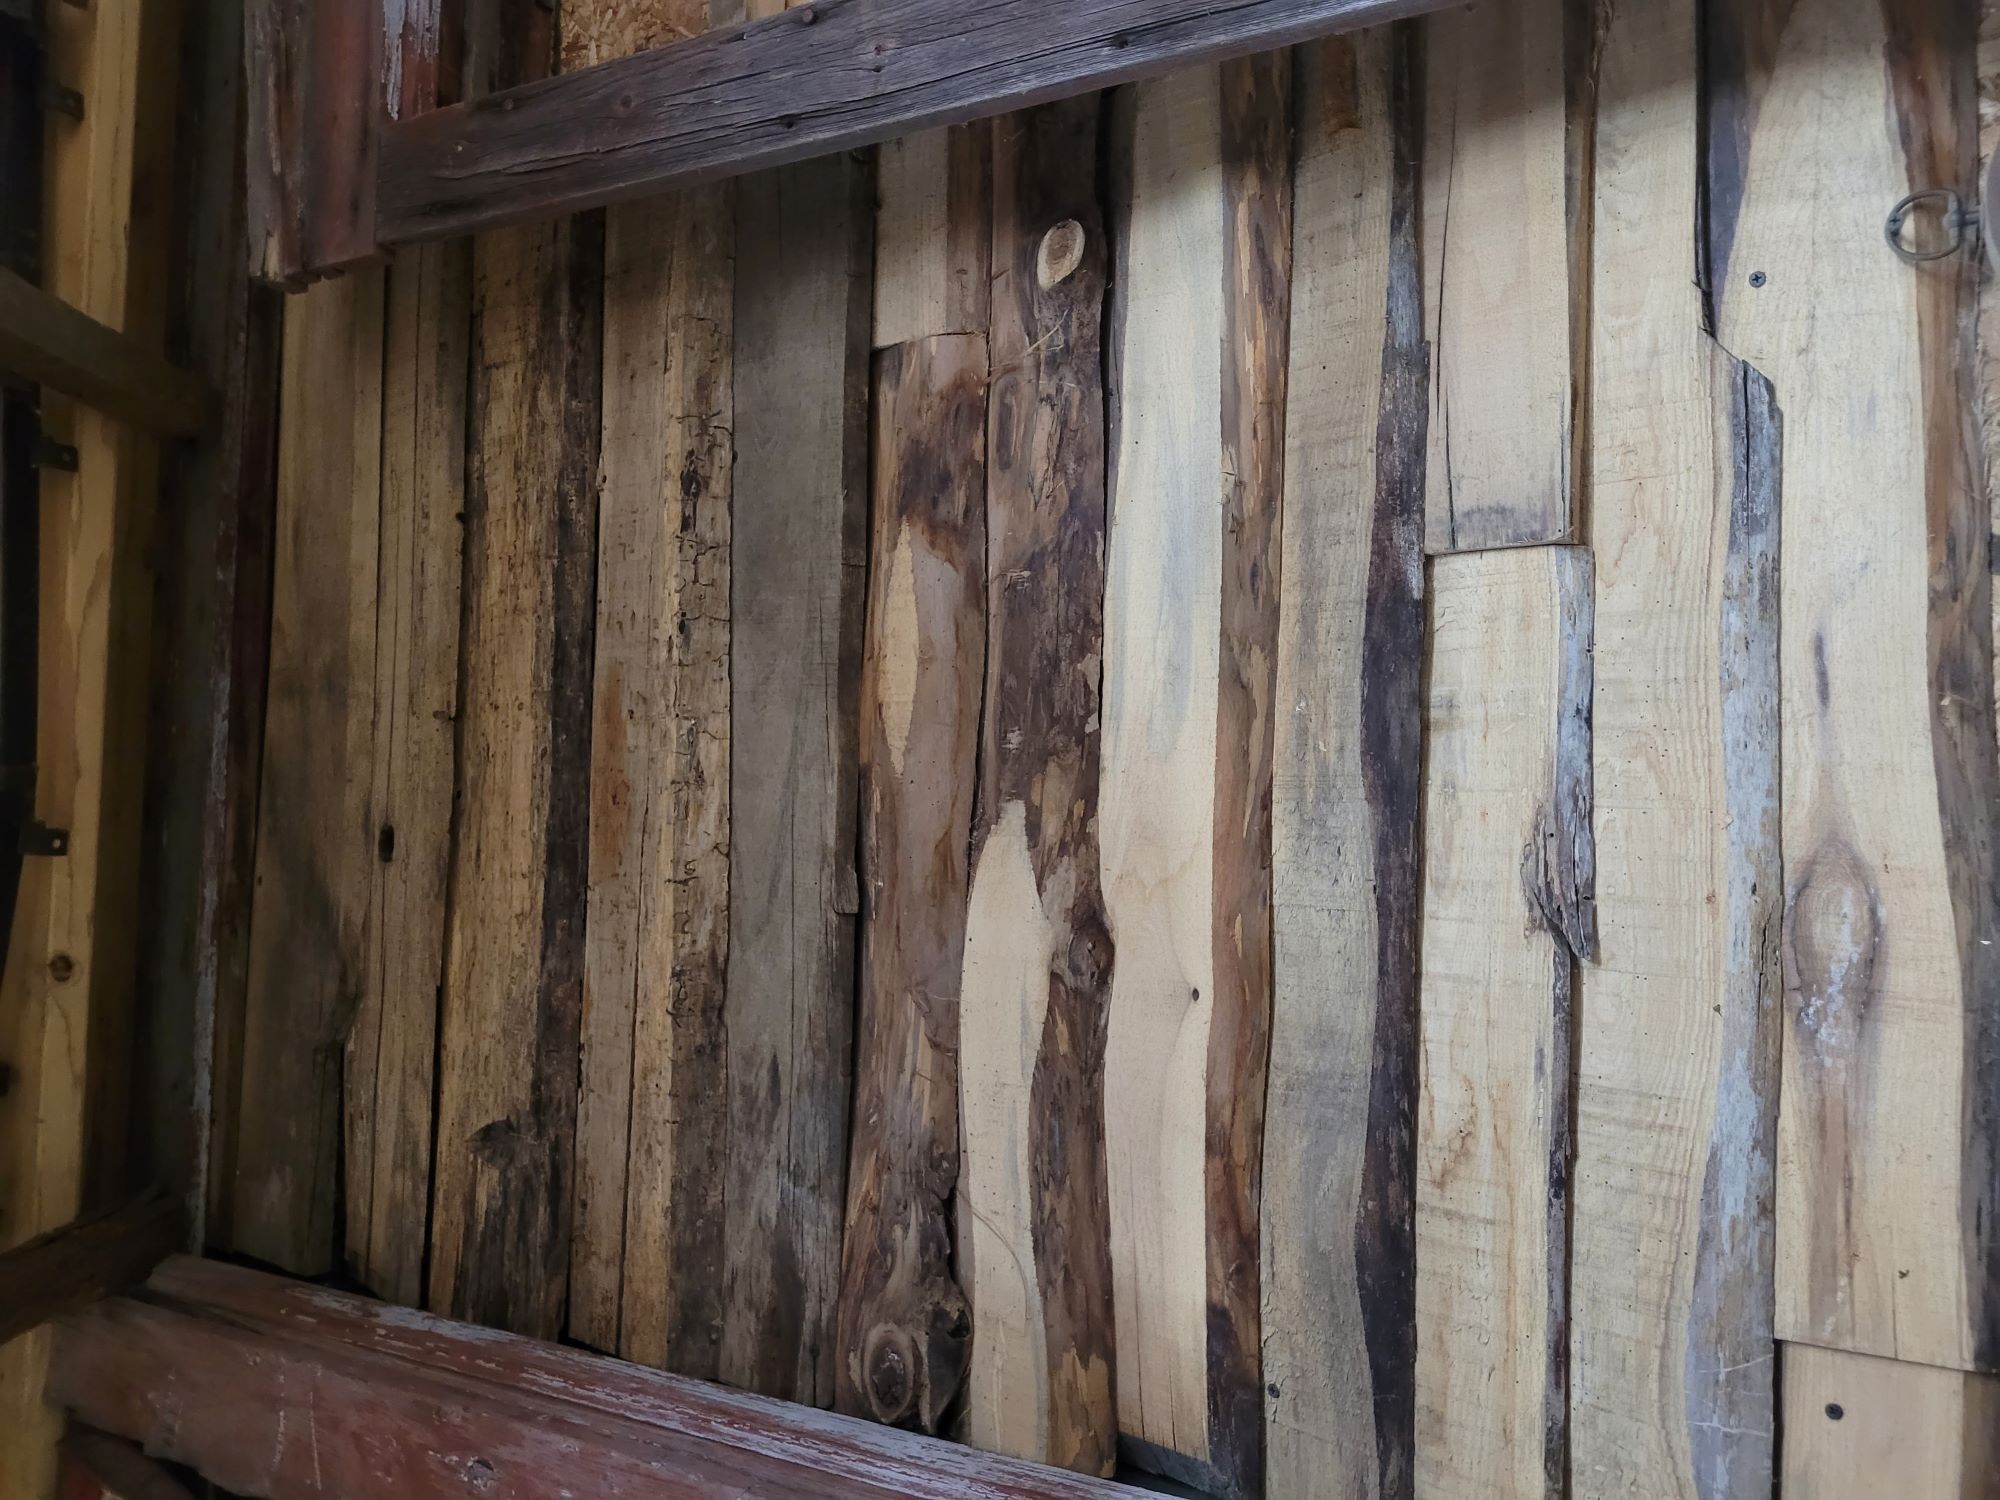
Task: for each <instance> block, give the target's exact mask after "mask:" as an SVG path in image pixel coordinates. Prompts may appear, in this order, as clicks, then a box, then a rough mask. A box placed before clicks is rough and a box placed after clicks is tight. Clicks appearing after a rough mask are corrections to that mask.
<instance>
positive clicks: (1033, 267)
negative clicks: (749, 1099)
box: [957, 98, 1117, 1474]
mask: <svg viewBox="0 0 2000 1500" xmlns="http://www.w3.org/2000/svg"><path fill="white" fill-rule="evenodd" d="M1100 114H1101V110H1100V107H1099V104H1098V101H1097V100H1096V99H1094V98H1089V99H1079V100H1073V101H1068V102H1065V103H1063V104H1059V105H1050V106H1046V107H1044V108H1041V109H1036V110H1031V111H1028V112H1025V113H1023V114H1021V115H1018V116H1015V117H1012V118H1010V119H1007V120H1003V121H1001V122H1000V123H999V124H997V125H996V126H995V127H994V163H993V179H994V198H993V250H992V260H993V265H994V267H995V268H996V271H997V274H996V276H995V278H994V284H993V302H992V315H993V331H992V338H991V349H990V352H991V359H992V391H991V397H990V399H989V401H988V404H987V414H988V415H987V443H988V459H987V464H988V468H987V495H986V509H987V528H988V538H987V546H988V551H987V629H988V638H987V652H986V699H985V723H984V726H983V729H982V740H981V749H980V759H979V770H980V789H979V814H978V816H979V822H978V828H977V830H976V831H975V834H974V838H973V857H972V877H971V895H970V910H969V913H968V915H967V919H966V937H965V977H964V981H963V987H962V990H961V994H960V1016H961V1025H960V1040H959V1061H960V1073H959V1077H960V1094H961V1106H962V1110H963V1115H964V1128H963V1134H964V1138H965V1144H964V1157H963V1163H962V1170H961V1172H960V1176H959V1183H958V1200H957V1220H958V1225H957V1227H958V1266H959V1280H960V1284H961V1285H962V1286H963V1287H964V1288H965V1289H966V1290H967V1291H968V1292H969V1293H970V1294H971V1298H972V1317H973V1338H972V1364H971V1368H970V1369H969V1371H968V1372H967V1383H966V1418H967V1420H966V1427H967V1436H968V1437H969V1439H970V1440H971V1441H972V1442H974V1443H976V1444H978V1445H979V1446H980V1447H982V1448H987V1449H992V1450H995V1451H998V1452H1003V1453H1011V1454H1015V1455H1017V1456H1020V1457H1024V1458H1038V1459H1043V1460H1045V1461H1047V1462H1050V1463H1055V1464H1060V1465H1062V1466H1064V1467H1066V1468H1072V1469H1079V1470H1082V1471H1084V1472H1086V1473H1094V1474H1108V1473H1109V1472H1110V1471H1111V1467H1112V1465H1113V1464H1114V1463H1115V1461H1116V1439H1117V1417H1116V1413H1115V1412H1114V1410H1113V1404H1112V1379H1113V1362H1114V1358H1115V1351H1114V1348H1113V1328H1112V1292H1111V1242H1110V1222H1109V1213H1110V1207H1109V1201H1108V1199H1107V1196H1106V1193H1107V1189H1106V1184H1105V1161H1104V1114H1103V1109H1104V1104H1103V1067H1104V1044H1105V1024H1106V1017H1107V1010H1106V1006H1107V1002H1108V998H1109V992H1110V981H1111V966H1112V962H1113V956H1112V952H1111V941H1110V933H1109V930H1108V928H1107V926H1106V922H1105V913H1104V898H1103V894H1102V892H1101V890H1100V888H1099V885H1098V858H1097V853H1098V845H1097V806H1098V795H1097V794H1098V774H1099V770H1098V765H1099V729H1100V718H1099V713H1100V703H1101V698H1100V687H1099V674H1098V672H1096V671H1094V670H1091V669H1090V667H1089V666H1088V664H1089V663H1093V662H1096V661H1098V660H1100V659H1101V657H1102V655H1103V650H1104V533H1105V487H1104V410H1105V408H1104V384H1103V352H1102V344H1101V331H1102V320H1103V311H1104V292H1105V276H1106V272H1107V262H1108V258H1109V244H1108V241H1107V240H1106V237H1105V231H1104V215H1103V211H1102V206H1101V202H1100V188H1099V183H1098V171H1097V162H1098V142H1099V138H1100Z"/></svg>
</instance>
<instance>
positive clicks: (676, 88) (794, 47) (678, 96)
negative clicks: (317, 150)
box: [376, 0, 1451, 244]
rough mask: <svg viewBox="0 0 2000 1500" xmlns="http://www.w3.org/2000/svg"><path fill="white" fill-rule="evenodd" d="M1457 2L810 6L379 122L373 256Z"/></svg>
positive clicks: (944, 0) (848, 2)
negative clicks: (391, 247)
mask: <svg viewBox="0 0 2000 1500" xmlns="http://www.w3.org/2000/svg"><path fill="white" fill-rule="evenodd" d="M1448 3H1451V0H983V3H981V4H978V5H966V4H964V3H963V0H816V3H813V4H807V5H801V6H796V7H794V8H793V9H790V10H786V11H783V12H781V13H780V14H777V15H774V16H769V17H766V18H764V19H762V20H758V21H752V22H750V23H748V24H746V25H742V26H735V27H731V28H728V29H725V30H721V31H714V32H709V33H706V34H704V35H702V36H699V37H694V38H690V39H689V40H687V41H684V42H678V43H675V44H674V45H673V46H670V47H663V48H660V49H658V50H657V51H652V52H641V53H638V54H635V55H634V56H631V57H627V58H621V59H619V60H617V61H615V62H608V63H602V64H599V65H598V66H596V67H593V68H585V69H582V70H580V71H578V72H575V73H565V74H562V75H560V76H559V77H555V78H550V79H547V80H544V81H542V82H538V83H531V84H528V85H525V86H523V87H521V88H513V89H506V90H503V91H501V92H500V93H497V94H490V95H487V96H486V97H484V98H481V99H477V100H474V101H472V102H470V103H466V104H459V105H454V106H452V107H451V108H449V109H439V110H434V111H432V112H430V113H428V114H422V115H417V116H414V117H412V118H410V119H406V120H403V121H400V122H397V123H393V124H390V125H388V126H387V127H386V128H385V130H384V133H383V137H382V141H381V155H380V174H381V175H380V179H379V183H378V191H377V194H376V212H377V232H378V234H379V235H380V237H381V239H382V241H383V243H384V244H395V243H398V242H401V241H405V240H415V239H428V238H433V237H436V236H440V235H450V234H464V233H467V232H469V231H472V230H477V229H487V228H491V227H492V226H494V225H496V224H504V223H507V222H509V221H512V220H517V219H526V218H534V217H539V216H542V215H548V214H558V213H571V212H575V211H578V210H581V209H587V208H597V207H600V206H602V205H604V204H607V203H615V202H617V201H619V200H621V199H627V198H636V197H642V196H646V195H650V194H654V193H658V192H662V191H664V190H666V189H670V188H680V187H686V186H689V185H691V184H694V183H699V182H705V181H710V180H713V179H716V178H721V177H728V176H733V175H735V174H737V173H741V172H748V171H753V170H756V169H758V168H761V167H770V166H777V165H779V164H781V163H784V162H790V161H798V160H800V159H802V158H805V157H809V156H818V155H823V154H825V153H828V152H833V151H840V150H845V149H848V148H850V147H855V146H867V145H872V144H874V143H875V142H878V141H884V140H888V139H890V138H892V137H894V136H900V135H904V134H906V133H908V132H910V131H912V130H916V129H920V128H923V127H926V126H931V125H944V124H952V123H956V122H958V121H963V120H970V119H976V118H978V117H979V116H982V115H991V114H998V113H1000V112H1001V111H1004V110H1009V109H1018V108H1021V107H1023V106H1025V105H1030V104H1038V103H1042V102H1044V101H1047V100H1050V99H1057V98H1061V97H1063V96H1065V95H1069V94H1080V93H1085V92H1088V91H1089V90H1092V89H1098V88H1104V87H1107V86H1109V85H1111V84H1116V83H1124V82H1127V81H1129V80H1131V79H1134V78H1140V77H1144V76H1146V75H1148V74H1153V73H1161V72H1166V71H1168V70H1170V69H1173V68H1178V67H1186V66H1189V65H1192V64H1195V63H1201V62H1212V61H1216V60H1218V59H1221V58H1226V57H1234V56H1240V55H1242V54H1245V53H1249V52H1257V51H1263V50H1266V49H1269V48H1273V47H1281V46H1286V45H1289V44H1291V43H1293V42H1300V41H1304V40H1307V39H1308V38H1311V37H1314V36H1319V35H1324V34H1326V33H1329V32H1334V31H1342V30H1347V29H1350V28H1353V27H1358V26H1367V25H1372V24H1375V23H1377V22H1382V21H1389V20H1393V19H1396V18H1397V17H1401V16H1410V15H1416V14H1419V13H1421V12H1424V11H1430V10H1440V9H1443V8H1444V7H1445V5H1446V4H1448Z"/></svg>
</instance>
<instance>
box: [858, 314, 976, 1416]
mask: <svg viewBox="0 0 2000 1500" xmlns="http://www.w3.org/2000/svg"><path fill="white" fill-rule="evenodd" d="M874 405H875V416H874V423H875V443H874V482H873V495H872V509H873V512H874V520H873V536H874V541H873V545H872V547H871V549H870V555H871V557H872V558H873V560H874V562H873V567H872V569H871V580H870V584H869V590H868V622H867V655H866V660H865V663H864V666H863V669H862V686H861V892H862V901H861V1004H860V1027H859V1035H858V1038H857V1041H856V1048H855V1093H854V1121H853V1136H854V1139H853V1151H852V1155H851V1158H850V1166H849V1169H848V1191H847V1222H846V1228H845V1234H844V1239H843V1244H842V1248H841V1282H840V1305H839V1314H838V1319H837V1324H836V1336H837V1338H838V1357H837V1360H836V1363H835V1368H834V1405H835V1407H836V1408H838V1409H839V1410H842V1411H845V1412H849V1413H851V1414H853V1415H856V1416H868V1417H873V1418H874V1419H875V1420H876V1421H878V1422H890V1423H898V1424H903V1425H909V1426H914V1427H916V1428H917V1429H918V1430H920V1431H923V1432H935V1431H936V1430H937V1428H938V1423H939V1420H940V1419H941V1417H942V1416H943V1414H944V1411H945V1409H946V1408H947V1407H948V1406H950V1405H951V1403H952V1402H953V1401H954V1400H955V1399H956V1398H957V1395H958V1389H959V1385H960V1383H961V1382H962V1381H963V1380H964V1377H965V1361H966V1350H967V1343H968V1340H969V1339H970V1337H971V1334H972V1320H971V1316H970V1312H969V1309H968V1307H967V1304H966V1299H965V1294H964V1293H963V1291H961V1289H960V1287H959V1284H958V1281H957V1279H956V1278H955V1276H954V1275H953V1266H952V1255H951V1250H952V1246H951V1225H950V1219H949V1211H950V1203H951V1196H952V1190H953V1187H954V1185H955V1183H956V1181H957V1177H958V1141H959V1123H958V993H959V983H960V978H961V975H962V973H963V969H964V953H965V922H966V898H967V891H968V880H969V873H968V860H969V849H970V843H971V836H972V802H973V789H974V782H975V771H976V758H977V747H978V741H979V694H980V676H981V673H982V672H983V670H984V668H985V661H986V621H985V609H984V597H983V596H984V585H985V577H986V464H985V436H986V339H985V336H984V335H982V334H943V335H939V336H938V337H935V338H928V339H916V340H912V341H911V342H909V343H905V344H899V345H896V346H895V347H894V348H891V349H885V350H883V351H882V353H881V354H880V355H878V356H877V357H876V362H875V403H874Z"/></svg>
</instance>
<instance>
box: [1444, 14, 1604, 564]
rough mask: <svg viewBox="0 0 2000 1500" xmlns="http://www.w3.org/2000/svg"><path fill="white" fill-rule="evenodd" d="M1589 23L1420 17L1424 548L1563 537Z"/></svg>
mask: <svg viewBox="0 0 2000 1500" xmlns="http://www.w3.org/2000/svg"><path fill="white" fill-rule="evenodd" d="M1590 23H1591V18H1590V15H1589V13H1588V12H1587V11H1586V10H1585V9H1584V8H1583V7H1582V6H1579V5H1577V4H1574V3H1571V0H1482V3H1480V4H1477V5H1473V6H1470V7H1467V8H1465V9H1459V10H1452V11H1448V12H1445V13H1443V14H1441V15H1438V16H1435V17H1432V18H1431V19H1429V20H1426V21H1425V22H1424V23H1423V28H1424V42H1425V83H1424V100H1425V139H1424V187H1423V197H1424V205H1423V222H1424V319H1425V328H1426V332H1427V333H1428V336H1429V338H1430V340H1431V416H1430V458H1429V463H1428V466H1427V467H1426V470H1425V478H1426V484H1425V491H1426V493H1425V509H1424V532H1425V536H1424V544H1425V547H1426V548H1427V549H1428V550H1429V551H1431V552H1458V551H1470V550H1473V549H1476V548H1481V547H1511V546H1523V545H1530V544H1533V543H1538V542H1560V541H1565V540H1568V539H1569V538H1571V537H1573V536H1574V535H1575V530H1576V522H1577V510H1578V507H1577V497H1576V491H1577V488H1578V486H1577V484H1576V482H1575V475H1576V474H1577V472H1578V459H1579V457H1580V454H1581V446H1580V445H1581V438H1582V432H1581V427H1580V425H1579V422H1578V418H1579V416H1580V415H1581V414H1582V413H1583V411H1584V409H1585V407H1584V402H1583V397H1582V385H1583V381H1582V373H1583V370H1584V351H1583V350H1580V349H1579V348H1578V343H1579V341H1580V340H1581V339H1583V338H1584V337H1586V336H1587V327H1588V319H1587V307H1586V305H1585V301H1584V299H1585V294H1586V292H1587V285H1588V283H1587V277H1586V274H1585V273H1586V268H1587V267H1588V265H1589V206H1590V205H1589V197H1588V193H1587V191H1585V192H1579V191H1576V190H1575V189H1576V186H1577V183H1576V177H1577V173H1576V172H1575V170H1574V168H1575V166H1576V165H1577V163H1578V162H1579V160H1580V161H1582V162H1584V163H1587V162H1588V159H1589V157H1588V145H1589V139H1590V136H1589V130H1590V122H1589V120H1588V118H1587V115H1586V114H1585V110H1586V109H1587V100H1588V94H1589V89H1588V78H1589V72H1588V69H1589V61H1588V60H1589V55H1590V54H1589V45H1588V39H1587V38H1578V37H1577V36H1575V35H1573V34H1572V33H1574V32H1577V31H1586V30H1587V29H1588V28H1589V26H1590ZM1579 62H1581V63H1582V66H1581V67H1579V66H1578V63H1579ZM1568 94H1573V95H1577V96H1580V97H1579V100H1578V103H1579V104H1580V106H1581V107H1579V108H1575V109H1572V108H1571V107H1570V105H1569V103H1568V102H1567V99H1566V95H1568ZM1572 138H1575V143H1574V144H1573V140H1572ZM1579 148H1580V149H1579Z"/></svg>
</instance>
